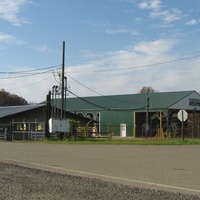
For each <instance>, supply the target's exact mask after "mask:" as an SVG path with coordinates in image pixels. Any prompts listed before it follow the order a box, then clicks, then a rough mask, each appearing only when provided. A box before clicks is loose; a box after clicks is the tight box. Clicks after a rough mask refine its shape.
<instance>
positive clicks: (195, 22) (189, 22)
mask: <svg viewBox="0 0 200 200" xmlns="http://www.w3.org/2000/svg"><path fill="white" fill-rule="evenodd" d="M197 23H198V22H197V20H196V19H191V20H189V21H187V22H186V24H187V25H191V26H192V25H195V24H197Z"/></svg>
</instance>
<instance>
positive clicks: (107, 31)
mask: <svg viewBox="0 0 200 200" xmlns="http://www.w3.org/2000/svg"><path fill="white" fill-rule="evenodd" d="M105 33H107V34H119V33H128V34H131V35H138V33H137V32H136V31H134V30H131V29H126V28H116V29H106V30H105Z"/></svg>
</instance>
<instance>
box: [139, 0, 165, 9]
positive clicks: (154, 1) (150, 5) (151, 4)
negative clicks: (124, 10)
mask: <svg viewBox="0 0 200 200" xmlns="http://www.w3.org/2000/svg"><path fill="white" fill-rule="evenodd" d="M138 6H139V8H141V9H151V10H155V9H156V10H157V9H159V8H160V6H161V0H149V1H143V2H141V3H139V4H138Z"/></svg>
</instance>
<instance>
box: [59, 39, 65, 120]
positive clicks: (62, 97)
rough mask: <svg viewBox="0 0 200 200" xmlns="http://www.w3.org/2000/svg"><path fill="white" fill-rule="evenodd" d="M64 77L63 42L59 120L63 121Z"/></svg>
mask: <svg viewBox="0 0 200 200" xmlns="http://www.w3.org/2000/svg"><path fill="white" fill-rule="evenodd" d="M64 76H65V41H63V52H62V83H61V88H62V89H61V104H62V105H61V114H60V119H63V116H64V114H63V113H64V111H63V110H64V102H65V101H64V93H65V84H64Z"/></svg>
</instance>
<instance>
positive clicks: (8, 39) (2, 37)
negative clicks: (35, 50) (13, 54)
mask: <svg viewBox="0 0 200 200" xmlns="http://www.w3.org/2000/svg"><path fill="white" fill-rule="evenodd" d="M2 43H6V44H17V45H21V44H24V42H23V41H21V40H18V39H16V38H15V37H14V36H13V35H9V34H4V33H1V32H0V44H2Z"/></svg>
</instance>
